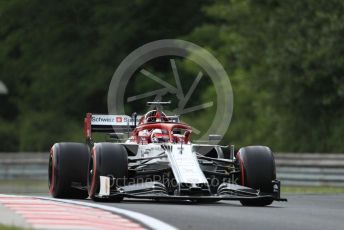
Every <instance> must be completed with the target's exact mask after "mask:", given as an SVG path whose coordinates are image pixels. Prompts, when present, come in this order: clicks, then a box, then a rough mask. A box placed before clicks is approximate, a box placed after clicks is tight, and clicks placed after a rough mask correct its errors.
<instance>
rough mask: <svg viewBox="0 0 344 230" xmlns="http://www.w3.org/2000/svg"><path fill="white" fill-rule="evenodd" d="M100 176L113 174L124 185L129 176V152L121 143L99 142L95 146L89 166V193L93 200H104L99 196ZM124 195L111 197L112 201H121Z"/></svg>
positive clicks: (117, 181)
mask: <svg viewBox="0 0 344 230" xmlns="http://www.w3.org/2000/svg"><path fill="white" fill-rule="evenodd" d="M100 176H111V177H112V178H114V179H115V180H116V183H117V185H118V186H123V185H124V179H125V178H128V154H127V151H126V149H125V148H124V146H123V145H121V144H113V143H98V144H96V145H95V146H94V147H93V150H92V155H91V160H90V162H89V168H88V183H87V184H88V194H89V197H90V198H91V199H92V200H95V201H103V200H105V199H104V198H99V197H98V194H99V189H100ZM122 200H123V197H119V196H118V197H114V198H111V201H115V202H120V201H122Z"/></svg>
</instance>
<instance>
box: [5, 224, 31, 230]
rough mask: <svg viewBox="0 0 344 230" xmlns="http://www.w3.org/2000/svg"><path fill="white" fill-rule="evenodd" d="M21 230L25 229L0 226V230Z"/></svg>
mask: <svg viewBox="0 0 344 230" xmlns="http://www.w3.org/2000/svg"><path fill="white" fill-rule="evenodd" d="M22 229H25V228H19V227H14V226H7V225H2V224H0V230H22Z"/></svg>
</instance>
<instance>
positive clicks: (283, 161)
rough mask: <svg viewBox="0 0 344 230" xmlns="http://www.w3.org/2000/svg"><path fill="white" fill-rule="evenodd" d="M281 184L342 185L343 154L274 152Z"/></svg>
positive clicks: (343, 173)
mask: <svg viewBox="0 0 344 230" xmlns="http://www.w3.org/2000/svg"><path fill="white" fill-rule="evenodd" d="M275 160H276V170H277V178H278V179H280V180H281V181H282V184H283V185H295V186H335V187H344V154H326V153H322V154H318V153H316V154H296V153H283V154H275Z"/></svg>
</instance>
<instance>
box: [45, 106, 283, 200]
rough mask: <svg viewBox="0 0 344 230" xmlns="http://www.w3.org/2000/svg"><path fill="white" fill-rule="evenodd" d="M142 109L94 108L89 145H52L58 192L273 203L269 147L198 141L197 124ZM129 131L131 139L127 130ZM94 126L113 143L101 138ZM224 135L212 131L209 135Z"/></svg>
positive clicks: (52, 183)
mask: <svg viewBox="0 0 344 230" xmlns="http://www.w3.org/2000/svg"><path fill="white" fill-rule="evenodd" d="M149 104H150V105H152V106H156V108H155V109H154V110H151V111H149V112H147V113H146V114H145V115H143V116H140V117H139V116H136V115H134V116H133V117H130V116H126V115H96V114H91V113H87V115H86V118H85V124H84V134H85V138H86V144H81V143H56V144H54V145H53V147H52V148H51V151H50V160H49V190H50V194H51V195H52V196H53V197H56V198H87V197H90V198H91V199H93V200H96V201H101V200H112V201H115V202H119V201H121V200H123V198H125V197H127V198H139V199H154V200H188V201H195V202H212V201H219V200H239V201H240V202H241V203H242V204H243V205H252V206H266V205H270V204H271V203H272V202H273V201H286V199H283V198H281V197H280V182H279V181H278V180H276V170H275V162H274V157H273V153H272V151H271V150H270V149H269V148H268V147H265V146H248V147H243V148H240V149H239V151H238V152H236V153H235V152H234V146H221V145H217V144H210V143H203V144H200V143H192V142H191V134H192V128H191V127H190V126H189V125H187V124H183V123H181V122H180V121H179V117H178V116H168V115H166V114H165V113H164V112H163V111H162V105H164V104H168V103H166V102H149ZM123 131H124V132H127V133H130V135H129V137H128V138H127V139H126V140H122V139H121V135H122V134H121V133H120V132H123ZM95 132H102V133H106V134H107V137H108V141H107V142H94V138H93V134H94V133H95ZM217 138H219V136H217V135H210V136H209V140H210V142H211V140H212V139H217Z"/></svg>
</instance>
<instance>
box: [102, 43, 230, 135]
mask: <svg viewBox="0 0 344 230" xmlns="http://www.w3.org/2000/svg"><path fill="white" fill-rule="evenodd" d="M159 58H168V60H169V64H170V72H171V74H172V75H173V81H174V82H171V81H167V80H166V79H163V78H161V77H159V76H158V75H157V74H155V73H154V72H153V71H151V70H150V69H147V68H145V65H146V63H149V62H151V61H152V60H156V59H159ZM176 59H183V60H187V61H191V62H192V63H194V64H195V65H196V66H198V67H199V71H198V73H197V74H196V75H195V76H194V80H193V82H192V84H191V85H188V89H185V85H184V82H186V79H185V78H183V77H184V75H183V73H181V72H180V71H179V69H178V65H177V61H176ZM135 74H139V75H141V76H142V77H144V78H145V79H147V81H148V80H149V81H151V82H154V83H155V84H156V85H159V87H160V88H158V89H155V88H154V89H149V90H148V91H147V92H135V90H133V91H130V92H126V90H127V88H128V84H130V80H131V79H132V77H133V76H134V75H135ZM206 78H208V79H210V82H211V84H212V85H213V89H215V92H216V96H215V97H214V98H210V99H209V98H208V99H207V100H206V101H202V102H201V103H200V104H196V105H191V106H190V102H194V101H196V102H197V101H200V100H199V96H198V97H197V98H195V96H194V93H195V91H196V89H197V87H199V86H200V85H201V82H202V81H205V80H206ZM136 84H140V82H138V83H136ZM141 84H144V81H141ZM130 87H131V88H133V87H132V85H130ZM152 97H154V100H155V101H169V100H172V101H175V102H176V103H174V104H175V105H176V108H174V109H172V110H171V108H167V109H168V111H169V112H170V113H173V114H177V115H181V120H182V121H183V116H184V115H187V114H199V116H202V111H204V110H206V109H207V108H213V109H212V111H213V114H212V115H211V117H212V119H211V120H209V119H207V120H206V121H204V122H206V123H208V124H207V125H208V128H207V129H206V130H199V129H198V128H197V127H196V125H197V124H196V125H193V124H191V126H192V128H193V132H194V133H195V134H198V136H199V139H198V140H199V141H206V140H208V136H209V134H218V135H224V134H225V133H226V131H227V129H228V127H229V124H230V121H231V118H232V112H233V92H232V87H231V83H230V80H229V77H228V75H227V73H226V71H225V70H224V68H223V66H222V65H221V64H220V63H219V61H218V60H217V59H216V58H215V57H214V56H213V55H212V54H210V53H209V52H208V51H207V50H205V49H203V48H201V47H200V46H197V45H195V44H193V43H191V42H187V41H183V40H176V39H166V40H158V41H154V42H151V43H148V44H145V45H143V46H141V47H139V48H138V49H136V50H134V51H133V52H132V53H130V54H129V55H128V56H127V57H126V58H125V59H124V60H123V61H122V62H121V64H120V65H119V67H118V68H117V70H116V71H115V73H114V75H113V77H112V80H111V83H110V87H109V91H108V101H107V102H108V112H109V114H126V111H125V108H126V105H127V104H130V103H137V102H142V106H144V105H145V102H146V101H148V98H152ZM191 104H192V103H191ZM164 110H165V111H166V109H164ZM173 114H170V115H173ZM168 115H169V114H168ZM208 117H209V114H208Z"/></svg>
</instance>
